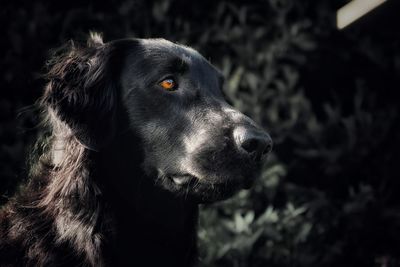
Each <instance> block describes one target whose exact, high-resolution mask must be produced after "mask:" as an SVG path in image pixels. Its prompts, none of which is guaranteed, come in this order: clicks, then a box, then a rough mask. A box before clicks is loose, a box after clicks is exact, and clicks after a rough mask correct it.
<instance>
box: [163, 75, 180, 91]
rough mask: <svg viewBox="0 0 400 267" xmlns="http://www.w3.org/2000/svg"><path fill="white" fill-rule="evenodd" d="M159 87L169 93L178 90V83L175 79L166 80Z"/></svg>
mask: <svg viewBox="0 0 400 267" xmlns="http://www.w3.org/2000/svg"><path fill="white" fill-rule="evenodd" d="M159 85H160V86H161V87H162V88H164V89H165V90H167V91H175V90H176V89H177V83H176V82H175V80H174V79H173V78H167V79H164V80H162V81H161V82H160V83H159Z"/></svg>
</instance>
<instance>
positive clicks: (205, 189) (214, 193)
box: [167, 173, 254, 203]
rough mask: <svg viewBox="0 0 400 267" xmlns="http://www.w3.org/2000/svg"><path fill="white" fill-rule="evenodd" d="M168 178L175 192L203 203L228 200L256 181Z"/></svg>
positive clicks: (191, 177) (187, 175) (184, 175)
mask: <svg viewBox="0 0 400 267" xmlns="http://www.w3.org/2000/svg"><path fill="white" fill-rule="evenodd" d="M167 177H168V180H169V181H170V182H171V184H173V187H174V188H175V190H177V191H180V192H181V193H182V194H184V196H185V197H188V196H191V197H193V198H194V199H196V200H198V201H199V202H203V203H204V202H215V201H219V200H224V199H227V198H229V197H231V196H232V195H234V194H235V193H236V192H237V191H239V190H240V189H249V188H250V187H251V186H252V184H253V181H254V179H229V180H225V181H221V180H218V179H212V180H211V179H210V178H208V179H207V178H205V177H197V176H194V175H191V174H187V173H185V174H173V175H168V176H167Z"/></svg>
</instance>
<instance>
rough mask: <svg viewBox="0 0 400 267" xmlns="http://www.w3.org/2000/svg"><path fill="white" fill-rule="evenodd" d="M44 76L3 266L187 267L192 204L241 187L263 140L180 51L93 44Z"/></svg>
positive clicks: (217, 79)
mask: <svg viewBox="0 0 400 267" xmlns="http://www.w3.org/2000/svg"><path fill="white" fill-rule="evenodd" d="M47 67H48V71H47V74H46V76H45V77H46V79H47V81H48V82H47V85H46V87H45V90H44V94H43V97H42V98H41V99H40V101H39V106H40V107H41V110H42V111H43V112H42V114H43V128H44V131H43V134H41V135H40V138H39V141H38V142H37V143H36V145H35V148H34V152H33V156H32V159H31V169H30V174H29V181H28V182H27V184H26V185H25V186H24V187H23V188H22V189H21V190H20V191H19V193H17V194H16V196H14V197H13V198H12V199H10V200H9V202H8V203H7V204H6V205H5V206H4V207H3V208H2V210H1V213H0V266H3V267H4V266H13V267H14V266H52V267H54V266H96V267H99V266H173V267H180V266H185V267H187V266H193V265H194V264H195V263H196V258H197V247H196V225H197V219H198V205H199V204H200V203H211V202H215V201H219V200H223V199H226V198H228V197H230V196H232V195H233V194H234V193H235V192H237V191H238V190H239V189H242V188H249V187H250V186H251V184H252V183H253V181H254V179H255V177H256V176H257V175H258V173H259V169H260V164H261V162H262V160H263V159H264V158H265V157H266V156H267V155H268V153H269V152H270V151H271V148H272V141H271V138H270V136H269V135H268V134H267V133H266V132H265V131H264V130H262V129H261V128H260V127H259V126H257V124H256V123H255V122H254V121H252V120H251V119H250V118H248V117H247V116H245V115H243V114H242V113H240V112H239V111H237V110H236V109H234V108H233V107H231V106H230V105H228V104H227V102H226V101H225V100H224V95H223V92H222V87H223V83H224V78H223V76H222V75H221V73H220V71H218V70H217V69H216V68H215V67H214V66H213V65H211V64H210V63H209V62H208V61H207V60H206V59H205V58H204V57H202V56H201V55H200V54H199V53H198V52H197V51H195V50H194V49H192V48H189V47H187V46H183V45H179V44H176V43H173V42H170V41H167V40H164V39H121V40H116V41H111V42H107V43H104V42H103V40H102V37H101V36H100V35H99V34H91V36H90V37H89V38H88V41H87V43H86V44H76V43H73V42H69V43H68V44H66V45H64V46H63V47H62V48H60V49H58V50H57V51H56V52H54V55H53V57H52V58H51V59H50V60H49V62H48V64H47Z"/></svg>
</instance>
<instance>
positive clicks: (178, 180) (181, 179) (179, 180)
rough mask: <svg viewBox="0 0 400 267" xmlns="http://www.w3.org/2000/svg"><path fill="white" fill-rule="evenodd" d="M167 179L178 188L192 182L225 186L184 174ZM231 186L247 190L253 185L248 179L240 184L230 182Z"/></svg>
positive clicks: (221, 183) (224, 183) (224, 184)
mask: <svg viewBox="0 0 400 267" xmlns="http://www.w3.org/2000/svg"><path fill="white" fill-rule="evenodd" d="M168 177H169V179H170V180H171V181H172V182H173V183H174V184H176V185H178V186H184V185H188V184H190V183H192V182H193V181H196V183H198V184H204V185H212V186H216V187H218V186H226V185H227V184H226V182H212V181H209V180H207V179H200V178H199V177H197V176H195V175H192V174H188V173H184V174H172V175H169V176H168ZM229 183H230V184H231V186H232V184H235V185H236V186H235V187H241V188H243V189H249V188H250V187H251V186H252V185H253V181H252V180H248V179H243V180H241V181H240V182H239V181H230V182H229Z"/></svg>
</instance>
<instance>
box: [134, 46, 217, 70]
mask: <svg viewBox="0 0 400 267" xmlns="http://www.w3.org/2000/svg"><path fill="white" fill-rule="evenodd" d="M139 42H140V44H141V46H142V48H143V49H144V53H146V56H148V57H161V58H168V57H175V58H179V59H181V60H182V61H183V62H185V63H186V64H187V65H189V66H190V67H192V68H201V69H202V71H208V72H214V73H215V75H216V76H218V78H220V76H222V75H221V73H220V71H219V70H218V69H217V68H215V66H213V65H212V64H211V63H210V62H209V61H208V60H207V59H205V58H204V57H203V56H202V55H201V54H200V53H199V52H198V51H196V50H195V49H193V48H191V47H189V46H185V45H182V44H177V43H173V42H171V41H168V40H166V39H162V38H157V39H140V40H139Z"/></svg>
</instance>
